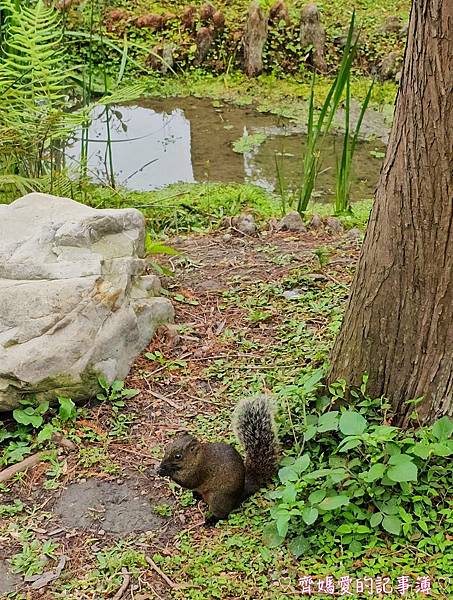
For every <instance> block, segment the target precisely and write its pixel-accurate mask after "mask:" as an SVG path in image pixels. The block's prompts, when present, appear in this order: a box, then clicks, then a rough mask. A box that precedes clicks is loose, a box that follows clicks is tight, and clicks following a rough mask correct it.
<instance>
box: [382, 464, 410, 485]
mask: <svg viewBox="0 0 453 600" xmlns="http://www.w3.org/2000/svg"><path fill="white" fill-rule="evenodd" d="M417 474H418V469H417V465H415V464H414V463H413V462H403V463H400V464H398V465H395V466H394V467H389V469H388V471H387V473H386V475H387V477H388V478H389V479H390V480H391V481H397V482H401V481H417Z"/></svg>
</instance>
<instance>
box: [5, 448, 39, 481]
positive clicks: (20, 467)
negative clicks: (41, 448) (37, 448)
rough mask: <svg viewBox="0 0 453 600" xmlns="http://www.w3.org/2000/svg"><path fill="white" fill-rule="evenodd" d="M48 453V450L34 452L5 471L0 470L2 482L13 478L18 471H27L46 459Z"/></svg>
mask: <svg viewBox="0 0 453 600" xmlns="http://www.w3.org/2000/svg"><path fill="white" fill-rule="evenodd" d="M46 455H47V452H37V453H36V454H32V455H31V456H27V458H25V459H24V460H21V461H20V462H18V463H16V464H15V465H11V466H10V467H7V468H6V469H3V471H0V483H3V482H4V481H7V480H8V479H11V477H13V476H14V475H16V473H20V472H21V471H25V470H26V469H28V468H29V467H34V466H35V465H37V464H38V463H40V462H42V461H43V460H44V457H45V456H46Z"/></svg>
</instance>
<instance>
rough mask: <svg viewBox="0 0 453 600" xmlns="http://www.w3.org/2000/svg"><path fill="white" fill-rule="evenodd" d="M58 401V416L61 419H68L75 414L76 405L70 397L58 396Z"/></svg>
mask: <svg viewBox="0 0 453 600" xmlns="http://www.w3.org/2000/svg"><path fill="white" fill-rule="evenodd" d="M58 402H59V404H60V408H59V410H58V416H59V417H60V419H61V420H62V421H69V420H70V419H72V418H73V417H74V416H75V415H76V407H75V404H74V402H73V401H72V400H71V398H65V397H63V396H60V397H59V398H58Z"/></svg>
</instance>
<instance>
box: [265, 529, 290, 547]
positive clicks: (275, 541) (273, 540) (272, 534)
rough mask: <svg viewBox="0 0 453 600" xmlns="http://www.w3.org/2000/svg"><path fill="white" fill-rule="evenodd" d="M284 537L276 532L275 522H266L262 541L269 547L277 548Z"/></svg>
mask: <svg viewBox="0 0 453 600" xmlns="http://www.w3.org/2000/svg"><path fill="white" fill-rule="evenodd" d="M284 539H285V538H284V537H282V536H281V535H279V534H278V531H277V527H276V525H275V523H268V524H267V525H266V526H265V527H264V530H263V542H264V543H265V544H266V546H268V547H269V548H277V546H281V544H282V543H283V541H284Z"/></svg>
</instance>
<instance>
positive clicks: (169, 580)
mask: <svg viewBox="0 0 453 600" xmlns="http://www.w3.org/2000/svg"><path fill="white" fill-rule="evenodd" d="M146 562H147V563H148V564H149V566H150V567H151V568H152V569H153V570H154V571H156V573H157V574H158V575H159V576H160V577H162V579H163V580H164V581H165V583H167V584H168V585H169V586H170V587H171V588H172V589H176V588H177V587H178V585H177V584H176V583H175V582H174V581H172V580H171V579H170V577H168V576H167V575H165V573H164V572H163V571H162V570H161V569H160V568H159V567H158V566H157V565H156V563H155V562H154V561H153V559H152V558H150V557H149V556H147V557H146Z"/></svg>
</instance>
